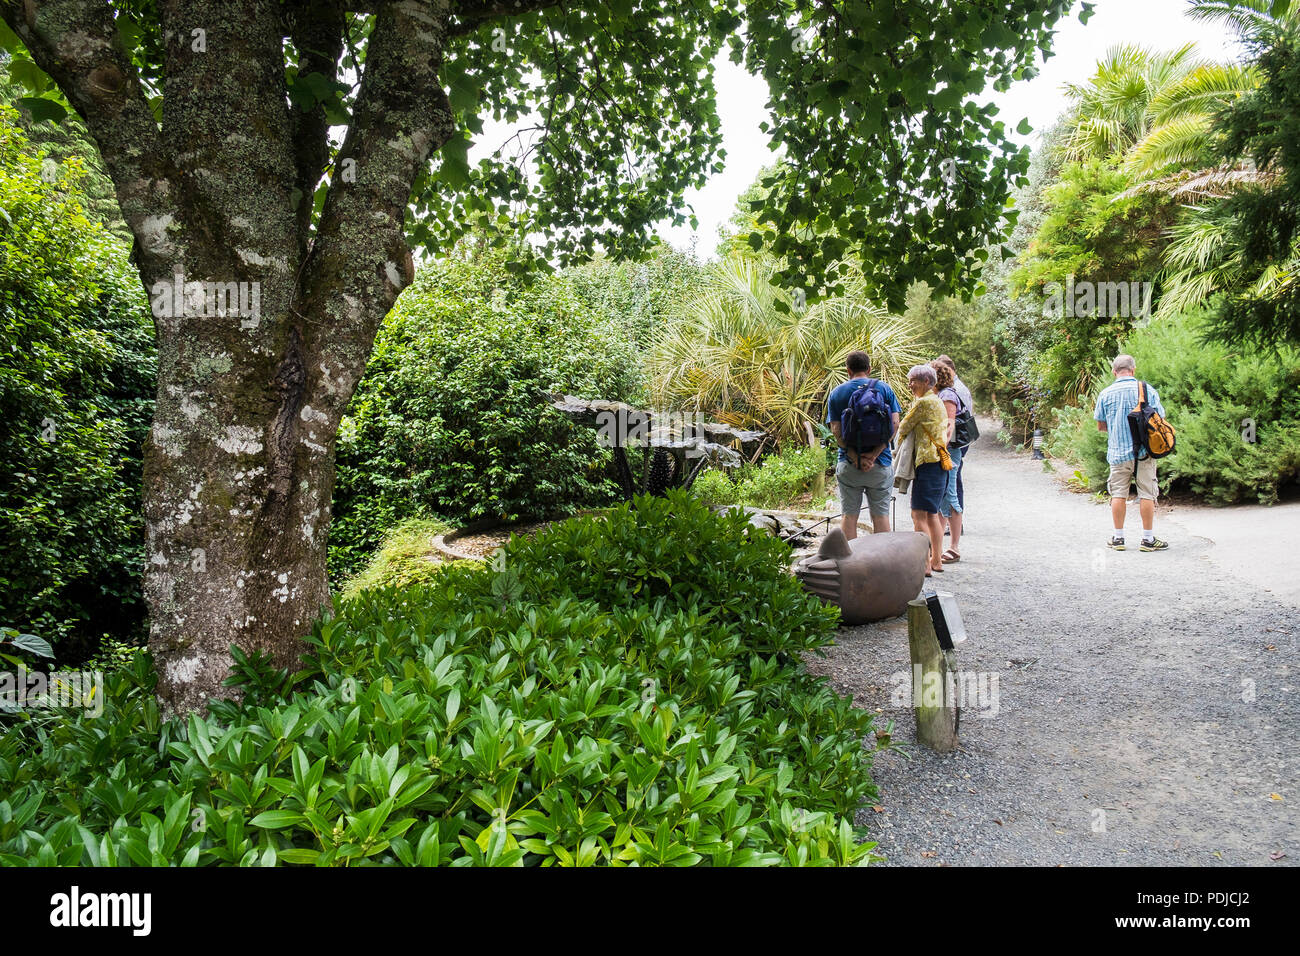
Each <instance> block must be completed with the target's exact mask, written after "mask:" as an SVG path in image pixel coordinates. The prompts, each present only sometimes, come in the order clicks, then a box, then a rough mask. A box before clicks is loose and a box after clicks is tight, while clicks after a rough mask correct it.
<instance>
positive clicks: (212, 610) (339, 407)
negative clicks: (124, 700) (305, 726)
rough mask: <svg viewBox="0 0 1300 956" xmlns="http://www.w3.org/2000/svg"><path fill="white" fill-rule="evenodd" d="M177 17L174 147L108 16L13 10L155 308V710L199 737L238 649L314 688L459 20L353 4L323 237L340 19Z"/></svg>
mask: <svg viewBox="0 0 1300 956" xmlns="http://www.w3.org/2000/svg"><path fill="white" fill-rule="evenodd" d="M158 6H159V10H160V15H161V18H162V25H163V30H164V37H165V46H166V53H165V57H164V63H163V67H164V73H165V85H164V96H163V101H162V114H163V115H162V122H161V125H160V124H159V123H158V122H156V120H155V117H154V115H153V112H152V110H151V107H150V104H149V102H148V100H147V97H146V95H145V92H144V90H143V88H142V85H141V83H140V81H139V79H138V77H137V76H136V72H135V68H134V66H133V65H132V63H131V62H130V60H129V58H128V56H127V54H126V53H125V51H124V50H123V48H122V45H121V43H120V41H119V39H118V36H117V31H116V29H115V25H114V21H113V16H112V13H111V11H110V8H109V5H108V4H107V3H106V2H104V0H53V2H44V3H42V2H36V0H0V15H3V17H4V19H5V20H6V21H7V22H8V23H9V25H10V27H11V28H12V29H13V30H14V31H15V32H16V33H17V34H18V36H19V37H20V38H21V39H22V41H23V43H24V44H25V45H26V46H27V48H28V50H29V51H30V52H31V54H32V56H33V58H34V59H35V60H36V62H37V64H38V65H39V66H40V67H41V68H42V69H43V70H45V72H47V73H48V74H49V75H50V76H51V77H52V78H53V79H54V80H55V81H56V82H57V83H58V85H59V87H60V88H61V89H62V90H63V92H64V93H65V95H66V96H67V97H68V99H69V100H70V101H71V102H72V104H73V106H74V108H75V109H76V110H77V112H78V113H79V114H80V115H81V116H82V118H83V119H84V120H85V121H86V124H87V126H88V128H89V129H90V130H91V132H92V134H93V135H94V137H95V139H96V142H97V144H98V145H99V148H100V151H101V153H102V154H103V157H104V160H105V164H106V166H107V168H108V170H109V172H110V175H111V176H112V178H113V181H114V183H115V185H116V188H117V193H118V198H119V202H120V205H121V208H122V211H123V214H124V216H125V218H126V220H127V223H128V225H129V226H130V228H131V230H132V233H133V234H134V236H135V241H136V242H135V245H136V248H135V257H136V260H137V264H138V266H139V270H140V275H141V279H142V281H143V283H144V286H145V289H146V290H147V292H148V293H149V295H150V299H151V304H152V305H153V307H154V313H155V317H156V327H157V342H158V350H159V352H158V394H157V410H156V412H155V417H154V422H153V428H152V432H151V434H150V438H149V441H148V443H147V447H146V449H145V492H144V509H145V521H146V534H147V548H146V562H147V564H146V569H145V578H144V582H145V592H146V596H147V599H148V602H149V606H150V612H151V614H150V618H151V621H150V637H149V646H150V649H151V650H152V652H153V655H154V659H155V663H156V666H157V669H158V678H159V680H158V696H159V699H160V701H161V702H162V704H163V707H164V711H165V712H166V713H168V714H185V713H188V712H191V711H195V710H202V709H203V708H205V707H206V705H207V702H208V700H209V699H211V698H213V697H218V696H225V695H227V694H228V693H229V691H228V690H227V689H224V688H223V686H222V683H223V681H224V680H225V678H226V677H227V676H228V674H229V672H230V666H231V658H230V654H229V647H230V645H231V644H232V643H233V644H236V645H237V646H239V647H240V648H241V649H243V650H244V651H245V652H249V653H251V652H254V651H257V650H261V651H264V652H266V653H268V654H270V655H271V657H272V658H273V659H274V661H275V662H276V663H277V664H278V665H280V666H284V667H290V668H293V667H295V666H296V665H297V660H298V655H299V653H300V651H301V648H302V643H301V637H302V635H303V634H305V633H306V631H307V630H308V629H309V628H310V625H311V622H312V620H313V619H314V618H315V617H316V616H317V615H318V614H319V613H320V611H321V609H322V608H323V607H324V606H326V604H327V603H328V600H329V590H328V583H327V579H326V573H325V572H326V569H325V554H326V551H325V545H326V537H327V533H328V527H329V521H330V499H331V494H332V490H333V481H334V446H335V436H336V432H337V429H338V424H339V419H340V417H341V415H342V413H343V410H344V408H345V406H346V405H347V402H348V400H349V399H350V398H351V396H352V394H353V391H354V389H355V387H356V384H357V381H358V379H359V378H360V376H361V374H362V372H363V370H364V368H365V364H366V359H367V357H368V355H369V354H370V350H371V346H372V343H373V340H374V335H375V332H376V329H377V328H378V325H379V322H380V321H381V320H382V318H383V316H384V315H385V314H386V313H387V311H388V309H389V307H390V306H391V305H392V303H393V301H394V299H395V298H396V297H397V295H398V293H399V292H400V291H401V290H402V289H403V288H404V287H405V286H406V285H407V284H408V283H409V282H410V281H411V279H412V278H413V265H412V260H411V255H410V252H409V249H408V246H407V243H406V239H405V223H404V220H405V215H406V210H407V202H408V198H409V196H410V190H411V186H412V183H413V182H414V180H415V177H416V175H417V173H418V172H419V171H420V170H422V169H423V168H424V167H425V165H426V163H427V161H428V159H429V156H430V154H431V153H432V152H433V151H434V150H436V149H438V148H439V147H440V146H441V145H442V144H443V143H444V142H446V140H447V139H448V138H449V137H450V136H451V135H452V133H453V131H454V125H453V119H452V111H451V108H450V104H449V103H448V100H447V97H446V95H445V94H444V91H443V89H442V87H441V85H440V82H439V78H438V71H439V68H440V66H441V62H442V51H443V48H444V43H445V40H446V38H447V36H448V30H449V22H450V21H449V16H450V13H451V11H450V6H451V4H450V0H428V2H414V0H406V2H393V3H374V4H369V5H365V4H348V6H349V7H356V6H369V7H370V8H373V12H374V13H375V15H376V16H375V21H374V26H373V30H372V33H371V37H370V40H369V45H368V49H367V56H366V69H365V75H364V77H363V79H362V83H361V88H360V90H359V92H358V96H357V100H356V103H355V106H354V110H353V121H352V124H351V126H350V128H349V131H348V134H347V137H346V139H345V141H344V143H343V145H342V147H341V148H340V150H339V152H338V155H337V157H336V162H335V164H334V171H333V174H332V177H331V182H330V190H329V193H328V197H327V199H326V202H325V205H324V207H323V209H322V212H321V216H320V221H319V223H318V225H317V228H316V229H315V231H314V232H313V231H312V230H311V228H310V223H311V216H310V207H311V202H312V196H313V192H314V190H315V188H316V185H317V184H318V183H319V182H320V180H321V177H322V175H323V173H324V172H325V170H326V166H327V164H328V163H329V158H330V149H329V144H328V141H327V138H326V137H327V131H328V125H327V121H326V119H325V116H324V113H323V110H322V109H321V108H320V107H317V108H316V109H315V110H314V111H312V112H310V113H304V112H303V111H301V110H297V109H295V108H293V107H291V106H290V105H289V103H288V101H287V94H286V87H285V76H284V38H286V37H288V38H290V39H291V40H292V42H293V43H294V46H295V47H296V48H297V49H299V50H303V51H310V52H309V53H308V54H307V55H308V56H309V58H310V66H311V69H314V70H316V71H318V72H321V73H323V74H324V75H326V76H327V77H333V76H334V75H335V72H336V70H337V62H338V56H339V52H340V51H341V49H342V44H343V38H344V33H343V29H344V27H343V24H344V19H343V10H342V8H343V4H338V3H334V2H327V0H301V2H296V3H294V2H291V3H286V4H284V5H281V3H279V2H278V0H159V4H158ZM304 69H306V66H304ZM241 296H242V298H241Z"/></svg>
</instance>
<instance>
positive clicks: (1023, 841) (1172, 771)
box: [810, 422, 1300, 866]
mask: <svg viewBox="0 0 1300 956" xmlns="http://www.w3.org/2000/svg"><path fill="white" fill-rule="evenodd" d="M982 428H983V429H984V433H985V436H986V437H985V439H984V440H982V441H980V442H979V444H978V445H977V446H976V448H975V449H974V451H973V453H972V455H971V457H970V458H969V459H968V464H967V466H966V472H965V477H966V485H967V509H968V510H967V513H968V515H969V521H970V522H971V524H972V526H973V527H974V533H973V534H971V535H969V537H963V539H962V561H961V563H960V564H957V565H951V566H949V570H948V571H947V572H946V573H945V574H944V575H942V576H936V578H941V583H940V584H939V587H941V588H942V589H943V590H948V591H951V592H952V593H954V594H955V595H956V596H957V598H958V600H959V602H960V606H961V610H962V616H963V618H964V620H965V623H966V628H967V633H968V634H969V639H968V640H967V642H966V643H965V644H963V645H961V646H960V647H959V649H958V652H957V654H958V665H959V667H960V668H961V669H962V670H963V671H965V672H972V671H973V672H977V673H979V674H981V675H982V676H983V679H984V681H985V684H984V690H985V693H984V694H981V695H979V696H978V697H977V698H976V699H974V700H968V702H967V706H966V707H965V708H964V709H963V711H962V715H961V728H960V736H961V742H962V746H961V749H959V750H958V751H957V752H955V753H953V754H947V755H939V754H935V753H933V752H931V751H928V750H926V749H924V748H920V747H918V746H916V744H915V723H914V720H913V717H912V712H911V710H910V707H908V706H898V704H897V703H896V700H895V699H891V697H893V698H896V697H897V695H896V694H895V689H896V688H898V687H900V686H903V684H904V682H905V681H906V679H907V678H906V675H907V669H908V668H909V666H910V664H909V661H908V654H907V626H906V622H905V621H904V620H902V619H898V620H894V621H888V622H882V623H879V624H873V625H867V626H864V627H856V628H845V629H844V630H842V631H841V633H840V637H839V643H838V645H837V646H836V647H834V648H831V649H830V650H829V651H828V653H827V657H826V658H824V659H814V660H812V661H810V669H811V670H813V671H815V672H817V673H822V674H826V675H828V676H829V677H830V678H831V682H832V685H833V686H834V687H835V689H836V690H838V691H839V692H841V693H847V694H851V695H852V696H853V699H854V701H855V703H857V704H858V705H859V706H863V707H869V708H871V709H873V710H877V711H878V712H879V717H878V724H879V725H880V726H881V727H883V725H884V724H885V722H886V721H889V720H892V721H893V722H894V734H893V739H894V742H895V743H896V744H901V745H902V746H903V747H904V748H905V750H906V752H907V754H908V755H909V756H910V759H906V758H905V756H904V755H903V754H901V753H899V752H896V751H886V752H883V753H880V754H878V755H877V758H876V761H875V767H874V771H873V775H874V777H875V780H876V783H877V785H878V787H879V788H880V805H879V806H877V807H876V808H869V809H864V810H863V811H861V813H860V815H859V819H858V822H859V823H860V824H866V825H868V826H869V827H870V828H871V831H872V833H873V839H875V840H877V841H878V842H879V848H878V851H877V852H880V853H883V854H884V855H885V856H886V857H887V858H888V861H889V863H891V864H893V865H927V864H933V865H954V864H955V865H971V864H975V865H988V864H1037V865H1056V864H1069V865H1144V866H1146V865H1161V866H1167V865H1228V864H1232V865H1243V864H1244V865H1264V866H1288V865H1290V866H1294V865H1296V864H1297V863H1300V812H1298V808H1297V804H1298V803H1300V787H1297V776H1298V775H1297V763H1298V761H1297V756H1296V753H1295V749H1296V742H1297V739H1298V738H1300V685H1298V684H1297V681H1300V675H1297V673H1296V670H1295V668H1296V652H1297V648H1298V647H1300V611H1298V610H1297V608H1296V606H1295V605H1294V604H1290V603H1284V602H1283V601H1281V600H1279V599H1278V597H1277V596H1275V595H1274V594H1271V593H1268V592H1265V591H1264V590H1263V588H1262V587H1258V586H1253V585H1252V584H1250V583H1244V582H1246V581H1248V579H1249V569H1248V568H1247V569H1244V570H1243V569H1241V568H1238V573H1237V574H1236V575H1233V576H1228V575H1226V574H1223V573H1221V569H1220V567H1219V565H1218V563H1216V562H1217V560H1219V558H1220V556H1218V555H1216V556H1215V558H1214V559H1212V558H1211V555H1212V553H1213V551H1214V548H1215V545H1214V543H1213V541H1211V540H1210V539H1209V538H1207V537H1200V536H1197V535H1196V534H1195V533H1194V532H1193V531H1189V530H1188V529H1194V528H1195V527H1196V522H1195V517H1194V515H1189V514H1188V509H1187V508H1185V507H1184V508H1180V509H1179V514H1178V516H1177V519H1176V520H1171V519H1170V516H1169V514H1168V512H1167V509H1163V508H1162V509H1161V510H1160V511H1158V512H1157V517H1156V532H1157V534H1159V535H1160V536H1161V537H1163V538H1166V539H1167V540H1168V541H1169V543H1170V550H1169V551H1167V552H1164V553H1152V554H1147V553H1142V552H1139V551H1138V550H1137V549H1136V548H1135V547H1133V546H1132V544H1133V543H1136V541H1137V539H1138V537H1139V532H1138V531H1137V529H1138V528H1140V525H1139V524H1138V520H1137V513H1136V509H1135V508H1134V507H1132V506H1130V509H1129V525H1128V536H1129V541H1130V542H1131V545H1130V549H1129V550H1127V551H1125V552H1122V553H1120V552H1112V551H1109V550H1108V549H1106V548H1105V547H1104V544H1105V540H1106V538H1107V537H1108V535H1109V528H1110V521H1109V512H1108V509H1107V508H1106V506H1105V505H1104V504H1098V503H1097V502H1095V501H1094V500H1093V499H1092V498H1091V497H1089V496H1086V495H1079V494H1075V493H1072V492H1070V491H1068V490H1066V489H1065V488H1064V487H1063V486H1062V485H1061V484H1060V483H1059V482H1058V481H1057V480H1056V479H1055V478H1053V477H1052V476H1051V475H1050V474H1047V473H1045V472H1044V470H1043V467H1042V464H1041V463H1040V462H1035V461H1032V460H1031V459H1029V457H1028V456H1027V455H1025V454H1022V453H1018V452H1013V451H1011V450H1009V449H1007V448H1005V447H1003V446H1001V445H1000V444H999V443H998V442H997V441H996V439H995V438H993V436H994V435H996V433H997V428H996V426H995V425H994V423H992V422H987V423H982ZM898 504H899V510H898V519H899V526H900V527H901V528H903V529H910V525H911V523H910V520H909V519H908V517H907V516H906V506H907V502H906V500H905V499H901V498H900V499H899V502H898ZM1255 512H1256V513H1257V514H1259V515H1260V518H1259V519H1258V520H1260V522H1261V526H1263V527H1267V528H1271V532H1266V533H1270V534H1275V535H1284V534H1287V533H1288V527H1289V529H1290V532H1291V533H1290V535H1289V537H1290V538H1291V540H1295V537H1296V532H1300V527H1297V525H1300V520H1297V517H1296V514H1297V513H1296V512H1295V511H1294V510H1289V511H1287V512H1285V522H1284V523H1285V525H1286V527H1284V526H1282V525H1279V524H1278V522H1277V520H1276V518H1278V517H1281V513H1279V514H1277V515H1274V514H1272V513H1270V512H1269V511H1268V510H1267V509H1262V508H1259V509H1255ZM927 583H928V582H927ZM1148 595H1153V596H1154V597H1155V600H1152V599H1151V598H1149V597H1148ZM1288 599H1289V595H1288ZM995 679H996V685H995V684H994V683H993V681H994V680H995ZM995 688H996V692H995ZM1279 853H1281V854H1284V855H1283V856H1282V857H1281V858H1280V859H1277V860H1271V859H1270V855H1276V854H1279Z"/></svg>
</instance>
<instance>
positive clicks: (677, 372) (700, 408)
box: [647, 255, 924, 444]
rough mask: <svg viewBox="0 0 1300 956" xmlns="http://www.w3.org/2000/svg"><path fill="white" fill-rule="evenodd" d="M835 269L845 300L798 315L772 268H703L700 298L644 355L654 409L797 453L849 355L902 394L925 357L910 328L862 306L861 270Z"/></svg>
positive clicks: (746, 262)
mask: <svg viewBox="0 0 1300 956" xmlns="http://www.w3.org/2000/svg"><path fill="white" fill-rule="evenodd" d="M841 268H842V269H843V270H844V279H845V292H844V294H842V295H839V296H836V297H834V298H828V299H824V300H822V301H820V302H817V303H815V304H812V305H810V306H808V307H806V308H801V307H800V305H799V302H798V300H797V299H796V297H794V296H791V295H790V294H789V293H787V292H786V291H785V290H783V289H781V288H779V287H778V286H776V285H775V284H774V283H773V276H774V274H775V272H776V264H775V262H774V261H773V260H772V259H771V258H757V259H756V258H754V257H752V256H736V255H733V256H729V257H728V258H726V259H723V260H722V261H721V262H719V263H717V264H716V265H714V266H713V267H711V268H710V270H709V272H708V274H707V277H706V280H705V288H704V290H703V292H702V294H701V295H700V297H699V298H698V299H697V300H696V302H695V303H694V304H693V306H692V307H691V308H690V309H689V311H688V312H687V313H686V314H685V315H683V316H682V317H681V318H680V319H679V320H678V321H677V322H675V323H672V324H670V325H668V326H666V327H665V328H663V329H662V330H661V332H660V333H659V335H658V337H657V338H656V339H655V340H654V342H653V343H652V344H651V346H650V349H649V355H648V359H647V371H648V373H649V378H650V389H651V392H652V394H653V396H654V399H655V401H656V402H657V403H659V404H660V406H661V407H664V408H673V409H681V410H686V411H691V412H700V413H703V414H707V415H710V416H712V417H714V418H717V419H718V420H720V421H724V422H726V423H728V424H732V425H737V426H743V427H746V428H759V429H762V430H764V431H766V432H767V433H768V434H769V435H771V436H773V437H774V438H775V440H776V441H777V443H778V444H784V443H787V442H795V443H798V444H804V443H806V442H807V441H808V435H809V431H808V429H809V426H815V425H816V424H818V423H819V422H820V421H821V417H822V416H821V414H820V413H821V411H822V409H823V407H824V402H825V398H826V394H827V393H828V392H829V390H830V389H831V388H833V387H834V386H835V385H837V384H839V383H840V382H842V381H844V378H845V373H844V364H845V361H846V359H847V358H848V354H849V352H851V351H854V350H855V349H861V350H862V351H864V352H867V353H868V354H869V355H870V356H871V358H872V365H873V370H872V374H873V375H875V376H877V377H880V378H883V379H884V380H885V381H887V382H890V384H892V385H894V386H895V387H896V388H899V387H902V385H903V383H904V382H905V380H906V375H907V370H908V368H909V367H910V366H912V365H914V364H916V363H917V362H920V361H922V356H923V355H924V351H923V349H922V348H921V345H920V343H919V342H918V341H917V330H916V328H915V326H913V325H912V323H911V322H909V321H907V320H905V319H902V318H900V317H898V316H894V315H890V314H889V313H888V312H886V311H885V310H884V309H882V308H880V307H879V306H877V305H875V304H873V303H872V302H870V301H869V300H868V299H867V297H866V295H865V282H864V281H863V280H862V275H861V272H860V271H859V270H857V269H855V268H854V267H853V266H851V265H848V264H844V265H842V266H841ZM778 303H783V304H784V306H785V310H784V311H783V310H782V309H780V308H778Z"/></svg>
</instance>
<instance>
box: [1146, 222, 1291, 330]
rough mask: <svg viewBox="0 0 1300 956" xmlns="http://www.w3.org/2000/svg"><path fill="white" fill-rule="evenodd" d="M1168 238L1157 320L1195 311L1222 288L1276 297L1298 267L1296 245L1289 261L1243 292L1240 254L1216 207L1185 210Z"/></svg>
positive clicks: (1267, 269)
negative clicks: (1162, 289)
mask: <svg viewBox="0 0 1300 956" xmlns="http://www.w3.org/2000/svg"><path fill="white" fill-rule="evenodd" d="M1171 233H1172V236H1173V241H1172V242H1171V243H1170V244H1169V246H1168V248H1167V249H1166V250H1165V265H1166V271H1165V277H1164V283H1163V286H1164V294H1163V296H1162V297H1161V299H1160V308H1159V310H1158V312H1157V316H1161V315H1172V314H1174V313H1176V312H1180V311H1186V310H1190V309H1194V308H1196V307H1198V306H1201V305H1203V304H1205V302H1207V301H1208V300H1209V299H1210V297H1211V296H1213V295H1214V294H1215V293H1217V292H1222V291H1224V290H1226V289H1237V290H1238V291H1244V292H1245V293H1246V294H1248V295H1250V296H1252V297H1255V296H1261V297H1262V296H1268V295H1275V294H1277V293H1278V291H1279V290H1280V288H1281V287H1282V285H1283V284H1284V283H1288V282H1290V281H1292V280H1293V278H1294V276H1295V273H1296V271H1297V268H1300V245H1297V248H1296V249H1295V250H1294V252H1295V258H1293V259H1292V261H1291V262H1289V263H1285V264H1283V265H1273V266H1269V267H1268V268H1266V269H1265V270H1264V271H1263V272H1262V273H1261V274H1260V276H1259V277H1258V278H1257V279H1256V280H1255V281H1253V282H1251V283H1250V284H1249V285H1248V286H1247V287H1246V288H1245V289H1244V290H1243V289H1240V288H1239V287H1241V286H1242V281H1241V277H1242V274H1243V263H1242V249H1241V247H1240V246H1239V245H1237V244H1236V242H1235V241H1234V236H1233V233H1232V220H1231V219H1229V218H1228V217H1226V216H1224V215H1222V211H1221V209H1219V208H1218V207H1217V206H1213V205H1212V206H1205V207H1198V208H1193V209H1190V210H1188V213H1187V215H1186V216H1184V217H1183V219H1182V221H1181V222H1179V223H1178V225H1176V226H1174V228H1173V229H1172V230H1171Z"/></svg>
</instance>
